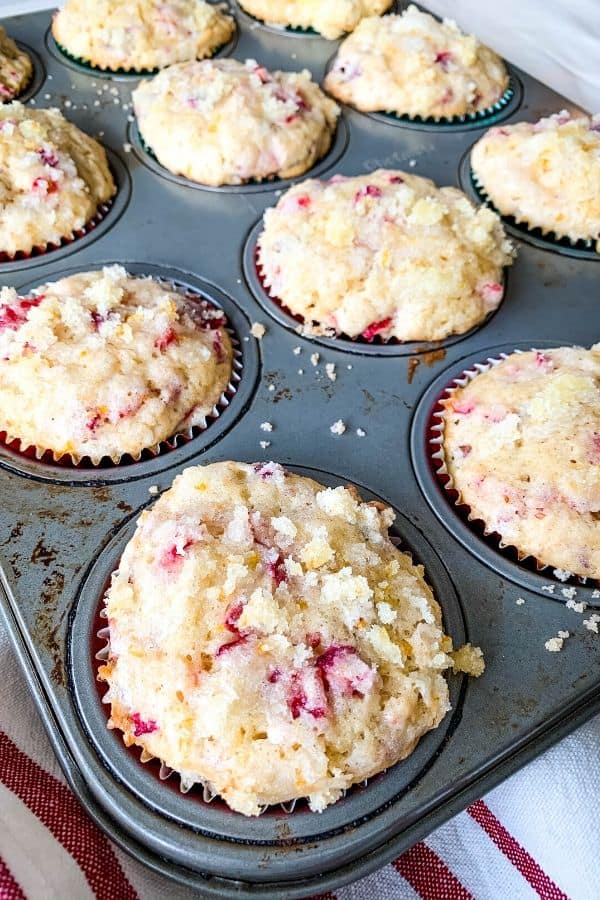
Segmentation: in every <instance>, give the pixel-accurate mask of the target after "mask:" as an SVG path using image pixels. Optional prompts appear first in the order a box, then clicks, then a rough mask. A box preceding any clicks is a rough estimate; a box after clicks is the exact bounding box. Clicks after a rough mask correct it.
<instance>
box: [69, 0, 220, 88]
mask: <svg viewBox="0 0 600 900" xmlns="http://www.w3.org/2000/svg"><path fill="white" fill-rule="evenodd" d="M234 30H235V22H234V20H233V19H232V18H231V16H228V15H225V13H223V12H222V10H221V9H219V7H218V6H217V5H213V4H210V3H204V2H203V0H169V2H166V0H136V2H135V3H124V2H123V0H67V2H66V3H65V5H64V6H63V7H62V9H60V10H59V12H58V13H56V15H55V17H54V20H53V22H52V34H53V35H54V38H55V39H56V41H57V43H58V44H59V45H60V46H61V47H64V49H65V50H66V51H67V52H68V53H69V54H71V56H75V57H77V58H79V59H81V60H83V61H84V62H87V63H90V64H91V65H92V66H97V67H98V68H101V69H111V70H113V71H114V70H117V69H136V70H138V71H142V70H148V69H159V68H162V67H163V66H169V65H171V64H172V63H177V62H183V61H184V60H188V59H202V58H203V57H205V56H210V55H211V54H212V53H214V51H215V50H217V49H218V48H219V47H221V46H223V44H226V43H227V41H228V40H229V39H230V38H231V36H232V34H233V32H234Z"/></svg>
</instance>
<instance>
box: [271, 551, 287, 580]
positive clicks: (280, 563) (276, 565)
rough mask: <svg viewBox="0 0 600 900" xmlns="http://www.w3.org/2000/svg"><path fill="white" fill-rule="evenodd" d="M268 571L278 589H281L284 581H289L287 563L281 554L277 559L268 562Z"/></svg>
mask: <svg viewBox="0 0 600 900" xmlns="http://www.w3.org/2000/svg"><path fill="white" fill-rule="evenodd" d="M266 569H267V572H268V573H269V575H270V576H271V578H272V579H273V581H274V582H275V584H276V585H277V587H279V585H280V584H283V582H284V581H287V572H286V569H285V562H284V560H283V559H282V557H281V556H280V554H279V553H278V554H277V556H276V557H275V559H269V560H267V563H266Z"/></svg>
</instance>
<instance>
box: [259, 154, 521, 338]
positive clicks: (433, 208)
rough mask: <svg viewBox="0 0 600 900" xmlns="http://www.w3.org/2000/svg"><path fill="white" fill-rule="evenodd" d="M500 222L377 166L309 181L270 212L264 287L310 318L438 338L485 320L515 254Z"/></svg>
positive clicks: (455, 196) (455, 195)
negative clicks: (372, 169) (365, 172)
mask: <svg viewBox="0 0 600 900" xmlns="http://www.w3.org/2000/svg"><path fill="white" fill-rule="evenodd" d="M511 252H512V250H511V245H510V243H509V242H508V241H507V239H506V237H505V235H504V232H503V229H502V226H501V224H500V220H499V218H498V216H497V215H495V213H493V212H491V210H489V209H486V208H485V207H479V208H478V209H476V208H475V207H474V206H473V204H472V203H471V202H470V201H469V200H468V199H467V197H466V196H465V195H464V194H463V193H462V191H459V190H457V189H456V188H452V187H443V188H438V187H436V185H435V184H434V183H433V181H430V180H429V179H428V178H420V177H418V176H416V175H409V174H408V173H406V172H399V171H390V170H386V169H379V170H377V171H376V172H371V173H370V174H368V175H360V176H357V177H354V178H345V177H342V176H334V177H333V178H332V179H330V180H329V181H316V180H311V181H305V182H304V183H302V184H299V185H295V186H294V187H292V188H290V189H289V190H288V191H287V192H286V193H285V194H284V195H283V196H282V197H281V198H280V200H279V202H278V203H277V206H275V207H274V208H271V209H268V210H267V211H266V213H265V216H264V230H263V232H262V234H261V236H260V238H259V251H258V261H259V266H260V270H261V276H262V278H263V282H264V284H265V285H266V286H267V287H268V289H269V291H270V293H271V294H272V296H273V297H275V298H277V299H278V300H279V301H280V302H281V303H283V304H284V306H286V307H287V308H288V309H289V310H291V312H292V313H294V314H295V315H299V316H302V318H303V319H304V320H305V322H306V323H307V324H309V325H310V323H311V322H312V323H317V324H318V326H319V327H320V328H321V329H326V330H329V331H330V333H333V334H345V335H349V336H350V337H358V336H359V335H362V336H363V337H364V338H366V339H367V340H370V339H372V338H373V337H375V335H379V336H380V337H381V338H382V339H384V340H387V339H389V338H392V337H394V338H397V339H398V340H401V341H407V340H432V341H433V340H439V339H441V338H444V337H447V336H448V335H449V334H452V333H453V332H464V331H467V330H468V329H469V328H472V327H473V326H474V325H476V324H478V323H479V322H481V321H483V319H485V317H486V316H487V314H488V313H489V312H490V311H491V310H493V309H495V308H496V307H497V306H498V304H499V303H500V301H501V299H502V295H503V285H502V268H503V266H505V265H509V264H510V262H511V261H512V255H511Z"/></svg>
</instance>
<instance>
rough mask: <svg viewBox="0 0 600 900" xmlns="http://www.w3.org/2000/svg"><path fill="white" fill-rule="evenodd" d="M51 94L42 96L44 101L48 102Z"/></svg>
mask: <svg viewBox="0 0 600 900" xmlns="http://www.w3.org/2000/svg"><path fill="white" fill-rule="evenodd" d="M51 96H52V94H44V100H49V99H50V97H51Z"/></svg>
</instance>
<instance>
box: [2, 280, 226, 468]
mask: <svg viewBox="0 0 600 900" xmlns="http://www.w3.org/2000/svg"><path fill="white" fill-rule="evenodd" d="M154 280H155V281H157V282H159V283H160V284H163V285H165V286H167V287H168V288H169V289H170V290H173V291H176V292H177V293H179V294H182V295H183V296H187V297H191V298H192V299H198V300H204V301H206V302H207V303H208V304H209V305H210V306H212V307H214V309H216V310H219V309H220V307H218V306H217V305H216V304H214V303H213V302H212V301H211V300H210V299H209V298H208V297H205V296H204V295H203V294H201V293H198V294H196V293H195V292H194V293H193V292H192V291H191V290H190V289H189V288H186V287H185V286H184V285H178V284H176V283H174V282H171V281H169V280H168V279H167V278H162V277H161V276H155V277H154ZM223 315H224V316H225V320H226V322H225V325H224V326H222V327H224V328H225V330H226V331H227V333H228V335H229V338H230V340H231V347H232V359H231V377H230V380H229V382H228V383H227V386H226V388H225V390H224V391H223V393H222V394H221V396H220V397H219V399H218V401H217V402H216V403H215V405H214V406H213V408H212V409H211V411H210V412H209V413H207V414H206V415H205V416H203V417H202V418H201V419H200V420H199V421H198V422H195V423H194V424H193V425H191V426H189V427H187V428H183V429H182V430H179V431H176V432H175V433H174V434H172V435H171V436H170V437H168V438H165V439H164V440H162V441H159V442H158V443H156V444H153V445H152V446H151V447H143V448H142V449H141V450H140V451H139V452H138V453H136V454H132V453H122V454H118V455H116V456H111V457H108V456H107V455H106V454H102V455H94V456H91V455H89V454H85V455H83V456H78V455H76V454H73V453H59V452H57V451H53V450H50V449H48V448H47V447H46V448H42V447H37V446H35V445H31V444H29V445H26V446H24V445H23V442H22V441H21V438H20V437H19V436H18V435H13V434H10V433H9V432H7V431H2V430H1V429H0V444H4V445H5V446H8V447H9V449H11V450H13V451H14V452H16V453H20V454H22V455H24V456H28V457H30V458H34V459H36V460H43V459H44V458H46V459H48V458H50V459H51V460H52V461H53V462H54V463H58V464H60V465H63V466H65V467H69V466H72V467H73V468H78V467H79V466H81V465H82V463H84V462H85V461H86V460H89V461H90V462H91V464H92V466H94V467H98V466H100V465H101V464H102V463H103V462H105V461H106V460H107V459H110V462H111V463H112V465H114V466H119V465H127V464H128V463H127V462H125V463H124V462H123V460H124V459H125V458H126V457H127V458H128V459H130V460H132V461H133V462H139V461H140V459H142V456H143V455H144V454H147V453H149V454H150V455H151V456H153V457H156V456H160V455H161V454H163V453H168V452H169V451H171V450H175V449H176V448H177V447H178V446H179V445H180V444H182V443H187V442H188V441H191V440H193V439H194V438H195V437H197V436H198V435H199V434H202V433H203V432H204V431H206V429H207V428H208V427H209V426H210V424H211V423H212V422H214V421H215V420H216V419H218V418H219V417H220V415H221V413H222V412H223V410H225V409H227V407H228V406H229V404H230V403H231V399H232V397H233V396H234V395H235V393H236V392H237V386H238V384H239V383H240V381H241V379H242V370H243V365H242V351H241V348H240V342H239V340H238V337H237V334H236V333H235V331H234V330H233V327H232V326H231V324H230V323H229V319H228V317H227V313H226V312H225V310H223Z"/></svg>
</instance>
